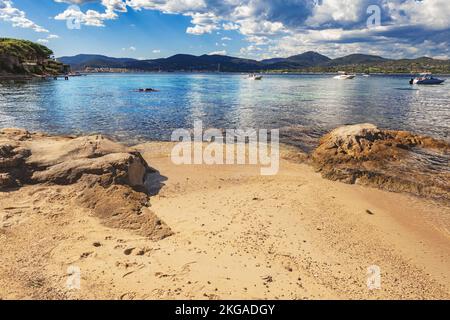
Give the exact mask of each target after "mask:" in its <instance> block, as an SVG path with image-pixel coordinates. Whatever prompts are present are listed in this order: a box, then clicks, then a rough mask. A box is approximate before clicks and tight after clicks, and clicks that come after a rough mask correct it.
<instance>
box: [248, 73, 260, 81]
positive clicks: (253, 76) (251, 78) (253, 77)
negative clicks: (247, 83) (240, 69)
mask: <svg viewBox="0 0 450 320" xmlns="http://www.w3.org/2000/svg"><path fill="white" fill-rule="evenodd" d="M248 78H249V79H250V80H262V78H263V76H262V75H258V74H249V75H248Z"/></svg>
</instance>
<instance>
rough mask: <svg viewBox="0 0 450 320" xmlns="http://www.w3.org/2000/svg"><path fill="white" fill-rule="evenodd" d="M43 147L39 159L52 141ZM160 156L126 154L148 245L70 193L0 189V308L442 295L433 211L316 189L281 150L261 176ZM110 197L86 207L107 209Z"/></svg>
mask: <svg viewBox="0 0 450 320" xmlns="http://www.w3.org/2000/svg"><path fill="white" fill-rule="evenodd" d="M45 139H47V138H44V142H43V143H41V144H39V147H40V148H41V147H42V146H43V145H47V146H48V143H49V141H56V140H52V139H55V138H48V139H50V140H48V139H47V140H45ZM61 139H62V140H64V141H65V138H64V139H63V138H61ZM61 139H60V140H61ZM58 141H59V140H58ZM172 146H173V144H171V143H164V142H149V143H145V144H141V145H138V146H135V147H133V148H132V150H133V151H138V152H139V153H140V154H141V155H142V157H143V159H145V161H146V162H147V163H148V165H149V166H150V167H152V168H154V169H155V170H157V171H154V172H153V173H152V174H151V175H150V179H148V181H150V183H149V185H148V187H149V189H150V196H149V197H148V199H147V200H146V203H145V205H143V206H142V208H141V209H140V210H141V211H139V212H141V213H142V212H144V213H145V215H147V214H148V217H153V218H152V219H153V220H152V221H153V222H154V225H155V226H156V227H155V228H154V229H152V230H153V231H152V233H151V234H152V235H153V236H151V237H149V236H144V235H142V234H143V233H142V232H140V231H142V230H139V228H136V227H134V225H133V223H134V224H136V221H138V220H133V221H134V222H133V223H132V222H130V221H131V220H123V221H128V222H129V223H128V224H126V223H125V224H124V223H122V224H117V223H116V224H114V223H112V222H111V221H112V220H111V219H112V218H111V219H110V218H108V217H107V213H105V212H106V211H108V210H113V207H114V206H115V205H114V203H112V204H111V208H109V207H107V208H106V209H104V208H103V209H102V210H103V211H102V210H100V209H101V208H100V209H99V207H101V206H102V203H100V202H96V203H94V204H92V203H89V201H86V199H85V198H86V195H87V194H88V191H87V189H86V188H81V187H80V183H81V182H77V183H75V184H67V185H62V184H60V185H58V184H52V183H41V184H34V185H25V186H22V187H20V188H14V189H8V190H7V191H3V192H0V223H1V224H0V256H1V257H2V263H1V265H0V298H1V299H449V298H450V249H449V248H450V208H449V207H448V205H446V204H445V203H442V202H438V201H434V200H427V199H425V198H419V197H416V196H413V195H408V194H401V193H392V192H387V191H383V190H379V189H375V188H370V187H363V186H360V185H349V184H344V183H341V182H337V181H329V180H326V179H323V178H322V177H321V175H320V174H319V173H317V172H315V170H314V169H313V168H312V167H311V166H310V165H308V164H305V163H302V161H301V160H302V156H301V155H299V153H298V151H296V150H295V149H292V148H287V147H283V148H282V152H281V155H282V157H281V160H280V171H279V173H278V174H277V175H275V176H261V175H260V174H259V167H257V166H248V165H242V166H237V165H234V166H224V165H221V166H218V165H212V166H211V165H180V166H176V165H174V164H173V163H172V162H171V159H170V157H169V154H170V150H171V148H172ZM36 150H38V149H37V147H36ZM54 150H57V148H56V147H55V148H54ZM48 157H51V156H48ZM47 160H48V159H47ZM48 161H50V160H48ZM84 183H85V182H84ZM85 185H86V184H85ZM85 185H84V186H85ZM120 188H121V187H120V186H114V185H113V186H112V187H110V188H108V189H102V188H100V189H93V190H94V191H93V192H94V193H95V194H96V195H94V194H91V196H92V197H95V196H97V197H102V196H103V197H104V199H105V201H110V200H107V199H106V197H107V196H108V194H109V193H110V194H112V195H113V196H114V194H115V193H114V192H119V191H118V189H120ZM133 192H134V191H133ZM117 194H119V193H117ZM120 194H124V195H125V197H128V196H130V192H129V191H126V190H125V191H124V192H122V193H120ZM133 194H134V193H132V194H131V195H133ZM111 199H113V198H111ZM126 199H129V198H126ZM108 208H109V209H108ZM146 210H148V212H147V211H146ZM101 212H103V213H101ZM150 212H151V213H150ZM141 213H139V214H141ZM145 215H144V216H145ZM155 217H157V218H155ZM108 219H109V220H108ZM133 219H134V218H133ZM136 230H137V231H136ZM372 265H376V266H378V267H379V268H380V270H381V288H380V289H376V290H369V289H368V286H367V279H368V274H367V272H368V270H367V269H368V268H369V267H370V266H372ZM73 267H75V268H78V269H79V270H80V272H81V280H80V288H76V289H73V288H72V289H71V288H68V286H67V281H68V278H70V276H71V275H70V274H68V268H69V269H70V268H73ZM69 273H70V272H69Z"/></svg>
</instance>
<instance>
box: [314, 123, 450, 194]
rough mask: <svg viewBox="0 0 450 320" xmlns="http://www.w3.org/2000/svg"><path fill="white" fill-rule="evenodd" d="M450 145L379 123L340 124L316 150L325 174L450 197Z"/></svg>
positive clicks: (373, 184)
mask: <svg viewBox="0 0 450 320" xmlns="http://www.w3.org/2000/svg"><path fill="white" fill-rule="evenodd" d="M449 151H450V145H449V143H447V142H445V141H440V140H436V139H433V138H430V137H424V136H419V135H415V134H412V133H409V132H405V131H393V130H381V129H378V128H377V127H376V126H375V125H373V124H357V125H350V126H344V127H340V128H337V129H335V130H333V131H331V132H330V133H329V134H327V135H325V136H324V137H323V138H322V139H321V140H320V144H319V146H318V147H317V149H316V150H315V151H314V152H313V154H312V160H313V164H314V166H315V168H316V169H317V170H318V171H320V172H321V173H322V175H323V176H324V177H325V178H328V179H331V180H339V181H343V182H346V183H359V184H363V185H368V186H375V187H379V188H383V189H387V190H390V191H402V192H410V193H414V194H416V195H422V196H429V197H433V198H441V199H446V200H448V199H450V184H449V181H450V170H449V164H450V162H449V159H450V156H449Z"/></svg>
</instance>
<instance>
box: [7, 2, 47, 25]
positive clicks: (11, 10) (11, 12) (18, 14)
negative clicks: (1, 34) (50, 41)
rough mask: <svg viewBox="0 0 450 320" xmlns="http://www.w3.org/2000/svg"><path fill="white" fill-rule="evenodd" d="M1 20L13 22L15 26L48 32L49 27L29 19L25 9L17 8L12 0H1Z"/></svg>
mask: <svg viewBox="0 0 450 320" xmlns="http://www.w3.org/2000/svg"><path fill="white" fill-rule="evenodd" d="M0 20H3V21H6V22H11V23H12V25H13V26H14V27H19V28H25V29H32V30H34V31H36V32H48V30H47V29H45V28H43V27H41V26H39V25H37V24H36V23H34V22H33V21H31V20H30V19H28V18H27V17H26V14H25V12H24V11H22V10H19V9H17V8H15V7H14V4H13V2H12V1H11V0H0Z"/></svg>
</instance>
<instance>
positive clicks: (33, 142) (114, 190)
mask: <svg viewBox="0 0 450 320" xmlns="http://www.w3.org/2000/svg"><path fill="white" fill-rule="evenodd" d="M154 172H155V171H154V170H153V169H151V168H150V167H149V166H148V164H147V163H146V161H145V160H144V159H143V158H142V156H141V154H140V153H139V152H136V151H132V150H130V149H128V148H127V147H125V146H123V145H120V144H118V143H115V142H113V141H110V140H108V139H106V138H105V137H103V136H101V135H96V136H87V137H78V138H75V137H52V136H48V135H45V134H39V133H34V134H32V133H29V132H28V131H25V130H21V129H3V130H0V191H7V190H14V189H15V188H20V187H22V186H24V185H34V184H42V185H61V186H71V188H72V189H73V190H74V194H73V200H74V201H76V202H77V203H79V204H81V205H82V206H84V207H87V208H89V209H91V210H93V212H94V213H95V214H96V215H97V216H99V217H100V218H101V219H102V221H103V222H105V224H106V225H108V226H112V227H121V228H127V229H132V230H135V231H137V232H138V233H139V234H142V235H146V236H149V237H151V238H164V237H166V236H168V235H170V234H171V232H170V229H169V228H168V227H167V226H166V225H165V224H164V223H163V222H162V221H160V220H159V219H158V218H157V217H156V216H155V215H154V214H153V212H151V211H150V210H149V209H148V208H147V203H148V200H149V199H148V194H147V192H146V189H145V184H146V179H147V177H148V176H149V175H150V174H151V173H154Z"/></svg>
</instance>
